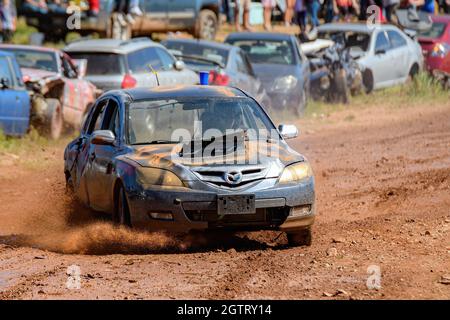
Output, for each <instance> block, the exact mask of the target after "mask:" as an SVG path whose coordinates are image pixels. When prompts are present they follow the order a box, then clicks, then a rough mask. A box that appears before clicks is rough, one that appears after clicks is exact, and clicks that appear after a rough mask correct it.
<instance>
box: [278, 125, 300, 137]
mask: <svg viewBox="0 0 450 320" xmlns="http://www.w3.org/2000/svg"><path fill="white" fill-rule="evenodd" d="M278 131H280V134H281V136H282V137H283V138H284V139H293V138H297V136H298V129H297V127H296V126H294V125H292V124H280V125H279V126H278Z"/></svg>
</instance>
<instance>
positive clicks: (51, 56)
mask: <svg viewBox="0 0 450 320" xmlns="http://www.w3.org/2000/svg"><path fill="white" fill-rule="evenodd" d="M0 50H2V51H8V52H11V53H14V55H15V56H16V60H17V62H18V63H19V65H20V68H21V69H22V73H23V77H24V82H25V83H26V84H27V87H28V88H29V89H30V90H32V91H33V92H34V93H33V97H32V110H31V114H32V118H34V121H33V122H34V123H37V127H38V130H40V129H43V130H42V131H43V132H44V133H46V134H47V135H48V136H50V137H51V138H54V139H57V138H58V137H59V136H60V134H61V132H62V129H63V125H66V126H68V127H72V128H75V129H78V128H80V126H81V123H82V121H83V119H84V117H85V115H86V114H87V112H88V111H89V108H90V106H92V104H93V103H94V101H95V99H96V97H97V96H98V94H99V92H98V90H97V88H96V87H95V86H94V85H93V84H92V83H90V82H89V81H87V80H84V79H83V74H82V71H81V72H80V70H79V69H78V67H76V66H75V63H74V61H73V60H72V59H71V58H70V57H69V56H68V55H67V54H65V53H64V52H62V51H61V50H57V49H52V48H43V47H35V46H24V45H3V44H2V45H0Z"/></svg>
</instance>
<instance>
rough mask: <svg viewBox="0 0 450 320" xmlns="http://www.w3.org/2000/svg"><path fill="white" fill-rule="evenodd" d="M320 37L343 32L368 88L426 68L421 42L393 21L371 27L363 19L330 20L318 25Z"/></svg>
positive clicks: (399, 80) (399, 81)
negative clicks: (341, 21)
mask: <svg viewBox="0 0 450 320" xmlns="http://www.w3.org/2000/svg"><path fill="white" fill-rule="evenodd" d="M318 32H319V38H321V39H331V38H333V36H336V35H339V34H342V35H343V36H344V37H345V43H346V46H347V47H350V48H351V54H352V55H353V57H355V58H357V59H358V63H359V65H360V67H361V70H362V71H363V80H364V85H365V87H366V91H367V92H370V91H372V90H374V89H380V88H386V87H390V86H394V85H397V84H402V83H404V82H406V81H407V80H408V78H410V77H413V76H414V75H416V74H417V73H418V72H419V71H420V70H422V68H423V55H422V50H421V48H420V45H419V43H418V42H417V41H415V40H413V39H412V38H411V37H410V36H408V35H407V34H406V33H404V32H403V31H401V30H400V29H399V28H397V27H396V26H393V25H387V24H386V25H379V26H377V27H374V26H373V28H371V27H370V26H368V25H367V24H365V23H364V24H363V23H330V24H324V25H322V26H320V27H319V28H318Z"/></svg>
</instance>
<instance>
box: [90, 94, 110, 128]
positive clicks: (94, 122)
mask: <svg viewBox="0 0 450 320" xmlns="http://www.w3.org/2000/svg"><path fill="white" fill-rule="evenodd" d="M107 103H108V100H103V101H100V102H99V103H98V104H97V106H96V107H95V110H94V111H93V114H92V117H91V120H90V121H89V127H88V128H87V130H86V134H88V135H90V134H91V133H92V132H94V131H97V130H101V126H102V120H103V114H104V112H105V109H106V108H105V107H106V105H107Z"/></svg>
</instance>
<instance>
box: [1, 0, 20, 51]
mask: <svg viewBox="0 0 450 320" xmlns="http://www.w3.org/2000/svg"><path fill="white" fill-rule="evenodd" d="M16 18H17V12H16V4H15V3H14V0H2V1H1V5H0V19H1V23H2V33H1V34H2V39H1V40H2V41H1V42H7V43H9V42H11V40H12V37H13V35H14V31H16Z"/></svg>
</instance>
